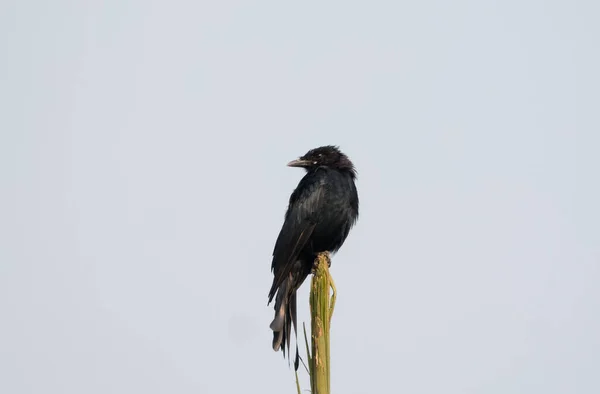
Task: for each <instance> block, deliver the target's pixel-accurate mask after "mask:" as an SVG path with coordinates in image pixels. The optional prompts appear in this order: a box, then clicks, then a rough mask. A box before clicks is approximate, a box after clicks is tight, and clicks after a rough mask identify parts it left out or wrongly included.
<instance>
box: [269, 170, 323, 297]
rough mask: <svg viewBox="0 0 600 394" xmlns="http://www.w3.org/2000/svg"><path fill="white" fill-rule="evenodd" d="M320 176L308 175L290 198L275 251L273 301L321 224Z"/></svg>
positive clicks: (271, 295)
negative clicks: (319, 222) (316, 227)
mask: <svg viewBox="0 0 600 394" xmlns="http://www.w3.org/2000/svg"><path fill="white" fill-rule="evenodd" d="M317 172H320V171H317ZM319 175H320V174H311V175H309V176H307V177H304V178H303V179H302V181H301V182H300V184H299V185H298V187H297V188H296V190H294V193H292V196H291V197H290V205H289V207H288V211H287V213H286V216H285V221H284V223H283V227H282V228H281V231H280V232H279V237H277V241H276V242H275V249H274V250H273V263H272V265H271V269H272V271H273V274H274V276H275V277H274V280H273V286H272V287H271V290H270V291H269V302H271V300H272V299H273V296H274V295H275V292H276V290H277V288H278V287H279V286H280V285H281V282H282V281H283V280H284V279H285V278H286V277H287V275H288V274H289V272H290V270H291V269H292V267H293V265H294V263H295V262H296V260H297V259H298V256H299V254H300V252H301V251H302V249H303V248H304V247H305V246H306V244H307V242H308V241H309V240H310V237H311V235H312V233H313V230H314V228H315V226H316V224H317V223H318V220H319V218H318V216H317V215H318V213H319V211H320V208H321V207H322V206H323V195H324V185H323V178H322V177H321V176H319Z"/></svg>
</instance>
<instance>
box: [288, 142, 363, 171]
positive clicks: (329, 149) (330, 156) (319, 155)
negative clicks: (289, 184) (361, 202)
mask: <svg viewBox="0 0 600 394" xmlns="http://www.w3.org/2000/svg"><path fill="white" fill-rule="evenodd" d="M288 166H289V167H302V168H304V169H305V170H306V171H310V170H313V169H316V168H318V167H329V168H333V169H336V170H340V171H348V172H350V174H352V176H353V177H354V176H356V170H355V169H354V165H353V164H352V162H351V161H350V159H349V158H348V156H346V155H345V154H343V153H342V152H340V150H339V148H338V147H337V146H333V145H327V146H321V147H319V148H315V149H311V150H309V151H308V152H306V154H305V155H304V156H302V157H300V158H299V159H298V160H292V161H290V162H289V163H288Z"/></svg>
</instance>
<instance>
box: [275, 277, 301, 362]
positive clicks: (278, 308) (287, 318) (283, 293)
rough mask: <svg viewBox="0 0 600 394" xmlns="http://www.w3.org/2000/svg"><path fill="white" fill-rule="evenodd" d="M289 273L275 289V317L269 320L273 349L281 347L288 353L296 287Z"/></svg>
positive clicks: (294, 318)
mask: <svg viewBox="0 0 600 394" xmlns="http://www.w3.org/2000/svg"><path fill="white" fill-rule="evenodd" d="M294 287H295V286H294V283H293V278H292V275H290V276H289V277H288V278H287V279H286V280H284V281H283V283H282V284H281V285H280V286H279V289H278V290H277V297H276V298H275V318H274V319H273V321H272V322H271V326H270V327H271V330H273V350H275V351H278V350H279V349H281V350H282V351H283V354H284V356H285V353H286V350H287V352H288V354H289V351H290V340H291V338H292V324H293V325H294V331H295V330H296V289H295V288H294Z"/></svg>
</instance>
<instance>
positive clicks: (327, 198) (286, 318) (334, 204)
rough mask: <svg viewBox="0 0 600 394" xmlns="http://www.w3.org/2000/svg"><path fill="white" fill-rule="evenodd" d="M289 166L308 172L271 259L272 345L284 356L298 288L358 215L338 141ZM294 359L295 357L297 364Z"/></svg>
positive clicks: (350, 171)
mask: <svg viewBox="0 0 600 394" xmlns="http://www.w3.org/2000/svg"><path fill="white" fill-rule="evenodd" d="M288 166H290V167H302V168H304V169H305V170H306V172H307V173H306V175H304V178H302V180H301V181H300V183H299V184H298V187H296V190H294V192H293V193H292V195H291V196H290V202H289V205H288V209H287V212H286V213H285V221H284V223H283V227H282V228H281V231H280V232H279V236H278V237H277V241H276V242H275V249H274V250H273V262H272V264H271V271H272V272H273V275H274V278H273V285H272V286H271V290H270V291H269V303H271V301H273V297H275V293H277V297H276V298H275V318H274V319H273V322H272V323H271V329H272V330H273V350H275V351H277V350H279V349H280V348H281V349H282V351H283V355H284V357H285V352H286V349H285V348H286V346H287V352H288V357H289V350H290V338H291V326H292V324H293V325H294V332H296V290H298V288H299V287H300V286H301V285H302V282H304V280H305V279H306V277H307V276H308V275H309V274H310V273H311V271H312V267H313V264H314V260H315V258H316V256H317V254H318V253H320V252H325V251H328V252H332V253H333V252H336V251H337V250H338V249H339V248H340V247H341V246H342V244H343V243H344V241H345V240H346V237H347V236H348V233H349V232H350V228H351V227H352V226H353V225H354V223H355V222H356V220H357V219H358V194H357V192H356V186H355V184H354V180H355V179H356V170H355V169H354V165H353V164H352V162H351V161H350V159H348V156H346V155H345V154H343V153H342V152H340V150H339V149H338V147H335V146H322V147H320V148H315V149H312V150H310V151H308V153H306V154H305V155H304V156H302V157H300V158H299V159H298V160H294V161H291V162H289V163H288ZM296 349H297V345H296ZM297 354H298V352H297V350H296V355H297ZM297 362H298V359H297V357H296V362H295V365H296V369H297Z"/></svg>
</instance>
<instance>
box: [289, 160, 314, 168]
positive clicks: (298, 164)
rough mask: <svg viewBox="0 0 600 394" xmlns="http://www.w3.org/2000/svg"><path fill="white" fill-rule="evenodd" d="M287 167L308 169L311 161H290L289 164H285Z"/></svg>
mask: <svg viewBox="0 0 600 394" xmlns="http://www.w3.org/2000/svg"><path fill="white" fill-rule="evenodd" d="M287 165H288V167H308V166H310V165H311V161H310V160H302V159H298V160H292V161H290V162H289V163H287Z"/></svg>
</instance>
